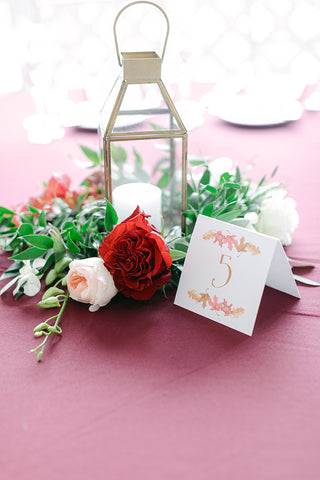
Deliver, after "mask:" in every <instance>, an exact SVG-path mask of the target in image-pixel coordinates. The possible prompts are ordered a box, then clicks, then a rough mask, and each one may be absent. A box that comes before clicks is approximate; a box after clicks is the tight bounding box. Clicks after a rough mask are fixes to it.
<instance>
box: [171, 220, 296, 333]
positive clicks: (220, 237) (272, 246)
mask: <svg viewBox="0 0 320 480" xmlns="http://www.w3.org/2000/svg"><path fill="white" fill-rule="evenodd" d="M265 285H268V286H270V287H272V288H276V289H277V290H281V291H283V292H285V293H288V294H289V295H293V296H295V297H298V298H300V295H299V291H298V288H297V286H296V283H295V281H294V278H293V275H292V273H291V268H290V265H289V262H288V260H287V258H286V255H285V253H284V250H283V248H282V245H281V243H280V241H279V240H278V239H276V238H273V237H269V236H267V235H263V234H261V233H257V232H254V231H251V230H247V229H245V228H241V227H237V226H235V225H231V224H229V223H225V222H222V221H220V220H216V219H215V218H209V217H205V216H203V215H199V217H198V220H197V223H196V225H195V228H194V231H193V234H192V238H191V242H190V246H189V249H188V253H187V256H186V259H185V264H184V267H183V271H182V275H181V278H180V282H179V287H178V290H177V293H176V297H175V302H174V303H175V304H176V305H179V306H180V307H183V308H186V309H188V310H191V311H193V312H195V313H198V314H199V315H202V316H205V317H208V318H210V319H211V320H214V321H216V322H218V323H222V324H223V325H226V326H228V327H231V328H233V329H235V330H238V331H240V332H242V333H245V334H247V335H252V331H253V328H254V324H255V321H256V316H257V313H258V309H259V305H260V301H261V297H262V294H263V289H264V286H265Z"/></svg>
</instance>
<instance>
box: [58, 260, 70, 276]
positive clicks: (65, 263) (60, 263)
mask: <svg viewBox="0 0 320 480" xmlns="http://www.w3.org/2000/svg"><path fill="white" fill-rule="evenodd" d="M70 262H71V258H70V257H62V258H60V260H58V261H57V263H56V264H55V267H54V271H55V272H56V273H60V272H63V270H64V269H65V268H67V267H68V265H69V263H70Z"/></svg>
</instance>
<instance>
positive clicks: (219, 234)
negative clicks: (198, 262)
mask: <svg viewBox="0 0 320 480" xmlns="http://www.w3.org/2000/svg"><path fill="white" fill-rule="evenodd" d="M224 240H225V236H224V235H223V234H222V231H221V230H218V232H217V233H216V235H215V239H214V243H219V245H220V247H222V245H223V244H224Z"/></svg>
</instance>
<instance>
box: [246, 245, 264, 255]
mask: <svg viewBox="0 0 320 480" xmlns="http://www.w3.org/2000/svg"><path fill="white" fill-rule="evenodd" d="M247 249H248V251H249V252H250V253H252V255H259V253H261V252H260V248H259V247H256V246H255V245H253V244H252V243H247Z"/></svg>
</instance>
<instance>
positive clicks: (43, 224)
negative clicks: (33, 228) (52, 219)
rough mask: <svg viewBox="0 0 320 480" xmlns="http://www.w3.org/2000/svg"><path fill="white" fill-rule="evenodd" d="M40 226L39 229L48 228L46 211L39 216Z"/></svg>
mask: <svg viewBox="0 0 320 480" xmlns="http://www.w3.org/2000/svg"><path fill="white" fill-rule="evenodd" d="M38 225H39V227H44V228H45V227H46V226H47V221H46V212H45V210H42V212H41V213H40V215H39V218H38Z"/></svg>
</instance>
